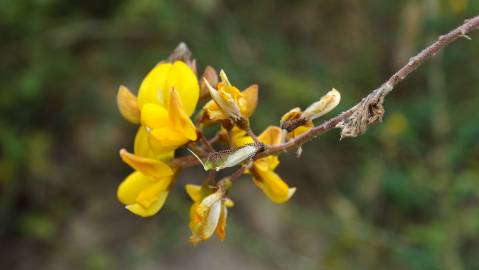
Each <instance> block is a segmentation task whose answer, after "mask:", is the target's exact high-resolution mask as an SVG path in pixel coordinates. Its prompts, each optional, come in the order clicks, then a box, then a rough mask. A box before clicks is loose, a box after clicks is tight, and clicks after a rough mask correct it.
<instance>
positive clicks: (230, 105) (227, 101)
mask: <svg viewBox="0 0 479 270" xmlns="http://www.w3.org/2000/svg"><path fill="white" fill-rule="evenodd" d="M205 84H206V86H207V87H208V90H209V91H210V95H211V98H212V99H213V100H214V101H215V102H216V104H217V105H218V107H220V108H221V109H222V110H223V112H224V113H225V114H227V115H229V116H230V117H231V118H233V119H235V120H238V119H241V111H240V108H239V104H237V102H236V100H235V99H234V97H233V95H232V94H231V93H228V92H226V91H222V90H221V91H220V90H216V89H215V88H213V87H212V86H211V85H210V84H209V83H208V81H206V80H205Z"/></svg>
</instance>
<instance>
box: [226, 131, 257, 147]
mask: <svg viewBox="0 0 479 270" xmlns="http://www.w3.org/2000/svg"><path fill="white" fill-rule="evenodd" d="M230 136H231V137H230V140H231V143H232V144H233V145H234V146H236V147H240V146H243V145H245V144H250V143H254V140H253V138H251V137H250V136H248V133H247V132H246V131H245V130H243V129H241V128H239V127H237V126H234V127H233V128H232V129H231V133H230Z"/></svg>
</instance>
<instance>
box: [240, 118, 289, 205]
mask: <svg viewBox="0 0 479 270" xmlns="http://www.w3.org/2000/svg"><path fill="white" fill-rule="evenodd" d="M231 133H232V137H231V140H232V142H233V144H234V145H236V146H241V145H244V144H247V143H251V142H252V141H253V138H251V137H249V136H248V135H247V133H246V131H244V130H242V129H239V128H237V127H234V128H233V129H232V132H231ZM258 139H259V141H261V142H262V143H264V144H266V145H269V146H271V145H277V144H280V143H281V129H280V128H279V127H276V126H270V127H268V128H267V129H266V130H265V131H263V133H261V134H260V135H259V136H258ZM278 165H279V159H278V157H277V156H274V155H270V156H267V157H264V158H261V159H258V160H256V161H255V162H254V163H253V166H252V167H251V169H250V170H249V172H250V173H251V175H252V176H253V181H254V183H255V184H256V186H257V187H259V188H260V189H261V190H262V191H263V193H264V194H265V195H266V196H267V197H268V198H269V199H270V200H272V201H273V202H275V203H283V202H286V201H288V200H289V198H291V196H293V194H294V192H295V191H296V188H290V187H289V186H288V185H287V184H286V183H285V182H284V181H283V180H282V179H281V177H279V175H277V174H276V173H275V172H274V170H275V169H276V167H277V166H278Z"/></svg>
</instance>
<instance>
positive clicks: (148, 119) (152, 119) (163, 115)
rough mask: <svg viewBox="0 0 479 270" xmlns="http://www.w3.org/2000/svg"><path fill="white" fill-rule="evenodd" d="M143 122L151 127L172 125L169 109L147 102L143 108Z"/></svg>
mask: <svg viewBox="0 0 479 270" xmlns="http://www.w3.org/2000/svg"><path fill="white" fill-rule="evenodd" d="M141 124H142V125H143V126H146V127H148V128H151V129H155V128H161V127H168V126H170V125H171V124H170V120H169V114H168V111H167V110H166V109H165V108H164V107H163V106H160V105H158V104H154V103H146V104H145V105H143V108H142V109H141Z"/></svg>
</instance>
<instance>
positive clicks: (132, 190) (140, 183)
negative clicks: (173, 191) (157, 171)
mask: <svg viewBox="0 0 479 270" xmlns="http://www.w3.org/2000/svg"><path fill="white" fill-rule="evenodd" d="M153 181H154V179H152V178H151V177H148V176H146V175H144V174H142V173H141V172H139V171H136V172H133V173H132V174H130V175H128V177H127V178H126V179H125V180H123V182H122V183H121V184H120V186H119V187H118V190H117V197H118V200H119V201H120V202H122V203H123V204H126V205H128V204H134V203H136V198H137V197H138V194H140V192H141V191H142V190H143V189H144V188H146V187H147V186H149V185H151V184H152V183H153Z"/></svg>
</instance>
